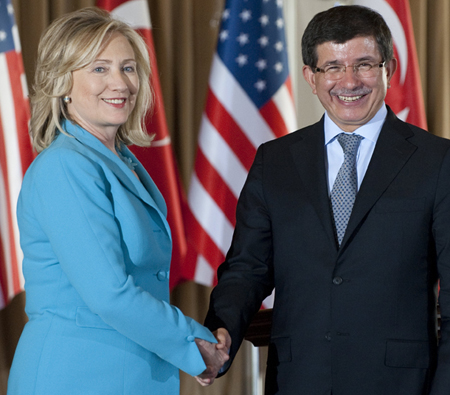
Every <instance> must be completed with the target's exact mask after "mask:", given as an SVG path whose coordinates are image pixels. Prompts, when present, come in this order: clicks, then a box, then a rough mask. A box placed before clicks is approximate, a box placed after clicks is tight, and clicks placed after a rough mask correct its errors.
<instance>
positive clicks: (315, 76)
mask: <svg viewBox="0 0 450 395" xmlns="http://www.w3.org/2000/svg"><path fill="white" fill-rule="evenodd" d="M317 56H318V61H317V65H316V66H317V67H319V68H324V67H325V66H327V65H329V64H340V65H345V66H350V65H354V64H359V63H361V62H367V63H371V64H378V63H381V62H382V61H384V59H382V58H381V55H380V52H379V51H378V46H377V43H376V41H375V39H374V38H373V37H356V38H353V39H351V40H349V41H347V42H345V43H343V44H337V43H335V42H331V41H328V42H326V43H323V44H320V45H318V46H317ZM375 67H377V66H375ZM396 68H397V61H396V59H392V60H391V61H390V62H386V64H385V67H382V68H378V67H377V72H376V73H375V75H374V76H372V77H369V78H362V77H360V76H358V75H356V74H355V73H354V71H353V68H352V67H347V69H346V71H345V75H344V76H343V77H342V79H340V80H337V81H329V80H327V79H325V75H324V74H323V73H320V72H317V73H314V72H313V70H311V68H310V67H309V66H304V67H303V76H304V77H305V80H306V81H307V82H308V84H309V85H310V86H311V88H312V91H313V93H314V94H315V95H317V97H318V98H319V100H320V102H321V103H322V105H323V107H324V108H325V110H327V113H328V115H329V117H330V118H331V119H332V120H333V121H334V122H335V123H336V125H338V126H339V127H340V128H341V129H342V130H343V131H345V132H353V131H355V130H356V129H357V128H358V127H360V126H362V125H364V124H366V123H367V122H369V121H370V120H371V119H372V118H373V117H374V115H375V114H376V113H377V112H378V110H379V109H380V108H381V106H382V105H383V101H384V98H385V96H386V91H387V88H388V87H389V82H390V80H391V78H392V75H393V74H394V72H395V69H396Z"/></svg>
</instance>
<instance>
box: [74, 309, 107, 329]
mask: <svg viewBox="0 0 450 395" xmlns="http://www.w3.org/2000/svg"><path fill="white" fill-rule="evenodd" d="M76 324H77V326H80V327H83V328H98V329H110V330H114V328H112V327H111V326H109V325H108V324H107V323H106V322H105V321H103V320H102V319H101V318H100V317H99V316H98V315H97V314H94V313H93V312H92V311H91V310H89V309H88V308H87V307H78V308H77V316H76Z"/></svg>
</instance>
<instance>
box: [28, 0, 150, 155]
mask: <svg viewBox="0 0 450 395" xmlns="http://www.w3.org/2000/svg"><path fill="white" fill-rule="evenodd" d="M114 33H120V34H122V35H123V36H124V37H125V38H126V39H127V40H128V41H129V43H130V45H131V47H132V48H133V51H134V54H135V57H136V63H137V74H138V79H139V86H140V88H139V91H138V94H137V97H136V105H135V107H134V109H133V111H132V112H131V114H130V116H129V118H128V120H127V122H126V123H125V124H123V125H121V126H120V127H119V130H118V132H117V135H116V143H118V142H122V143H124V144H126V145H130V144H134V145H138V146H149V145H150V142H151V140H152V137H151V136H149V135H148V134H147V132H146V130H145V124H144V118H145V115H146V114H147V112H148V110H149V109H150V108H151V107H152V105H153V94H152V90H151V87H150V83H149V77H150V62H149V55H148V50H147V46H146V44H145V42H144V40H143V39H142V38H141V36H140V35H139V34H138V33H136V32H135V31H134V30H133V29H132V28H131V27H130V26H129V25H127V24H126V23H124V22H121V21H119V20H116V19H114V18H112V17H111V16H110V15H109V13H108V12H106V11H103V10H100V9H98V8H95V7H89V8H84V9H82V10H79V11H75V12H72V13H69V14H66V15H63V16H62V17H60V18H58V19H56V20H55V21H54V22H53V23H52V24H51V25H50V26H49V27H48V28H47V29H46V31H45V32H44V34H43V36H42V38H41V41H40V43H39V47H38V59H37V64H36V74H35V78H34V85H33V94H32V95H31V121H30V134H31V139H32V142H33V147H34V148H35V149H36V151H37V152H41V151H42V150H43V149H45V148H47V147H48V146H49V145H50V144H51V143H52V141H53V140H54V139H55V136H56V134H57V130H59V131H61V132H62V133H65V132H64V130H63V129H62V127H61V121H62V120H63V119H64V118H67V119H70V116H69V114H68V111H67V108H66V105H65V103H64V101H63V97H64V96H65V95H67V94H68V93H69V92H70V91H71V89H72V86H73V79H72V72H73V71H75V70H78V69H81V68H83V67H86V66H87V65H89V64H91V63H92V62H93V61H94V60H95V58H96V57H97V56H98V54H99V53H100V52H101V51H102V50H103V49H104V48H105V46H106V45H107V43H108V40H109V38H110V37H111V36H112V35H113V34H114Z"/></svg>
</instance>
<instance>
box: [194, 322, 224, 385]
mask: <svg viewBox="0 0 450 395" xmlns="http://www.w3.org/2000/svg"><path fill="white" fill-rule="evenodd" d="M213 334H214V336H215V338H216V339H217V344H215V343H210V342H209V341H207V340H203V339H195V343H196V344H197V347H198V349H199V351H200V354H201V355H202V358H203V361H204V362H205V365H206V369H205V370H204V371H203V372H202V373H201V374H200V375H198V376H196V377H195V378H196V379H197V381H198V382H199V383H200V384H201V385H202V386H204V387H206V386H208V385H211V384H212V383H213V382H214V379H215V378H216V377H217V375H218V373H219V371H220V369H221V368H222V366H223V365H224V364H225V362H227V361H228V360H229V359H230V357H229V355H228V353H229V351H230V347H231V337H230V334H229V333H228V331H227V330H226V329H224V328H219V329H217V330H216V331H215V332H213Z"/></svg>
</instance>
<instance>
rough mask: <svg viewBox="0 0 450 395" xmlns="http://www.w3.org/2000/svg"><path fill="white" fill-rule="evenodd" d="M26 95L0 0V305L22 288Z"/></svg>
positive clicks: (5, 4) (13, 34)
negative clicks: (19, 208)
mask: <svg viewBox="0 0 450 395" xmlns="http://www.w3.org/2000/svg"><path fill="white" fill-rule="evenodd" d="M27 96H28V89H27V84H26V79H25V74H24V69H23V63H22V54H21V47H20V41H19V33H18V29H17V25H16V24H15V21H14V11H13V6H12V4H11V2H10V1H9V0H0V308H3V307H4V306H5V305H6V304H7V303H8V301H10V300H11V299H12V297H13V296H14V295H16V294H18V293H19V292H20V291H22V289H23V277H22V270H21V268H22V251H21V249H20V245H19V231H18V227H17V222H16V202H17V197H18V195H19V191H20V187H21V184H22V178H23V175H24V173H25V171H26V169H27V168H28V166H29V164H30V163H31V161H32V160H33V151H32V149H31V143H30V139H29V136H28V121H29V119H30V109H29V103H28V97H27Z"/></svg>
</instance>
